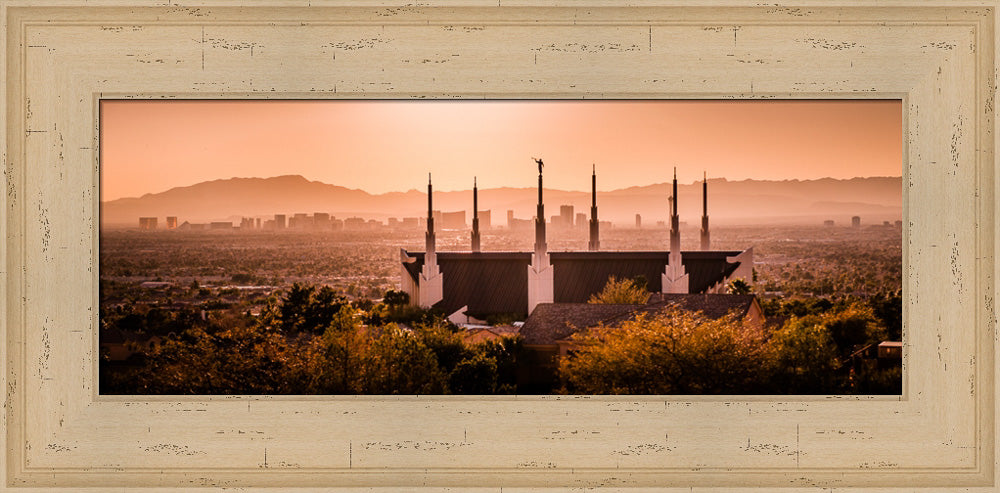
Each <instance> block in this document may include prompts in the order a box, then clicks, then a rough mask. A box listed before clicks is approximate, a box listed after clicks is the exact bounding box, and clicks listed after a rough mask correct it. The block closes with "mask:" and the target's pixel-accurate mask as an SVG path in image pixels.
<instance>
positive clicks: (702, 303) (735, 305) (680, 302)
mask: <svg viewBox="0 0 1000 493" xmlns="http://www.w3.org/2000/svg"><path fill="white" fill-rule="evenodd" d="M755 298H756V297H755V296H754V295H752V294H668V293H653V294H652V295H650V297H649V301H648V302H647V303H648V306H657V305H668V306H669V305H673V306H677V307H679V308H682V309H684V310H687V311H691V312H701V313H702V314H703V315H704V316H706V317H708V318H711V319H718V318H722V317H724V316H726V315H727V314H728V313H729V312H731V311H736V314H737V316H740V317H743V316H746V314H747V312H748V311H749V310H750V306H751V305H752V304H753V301H754V299H755Z"/></svg>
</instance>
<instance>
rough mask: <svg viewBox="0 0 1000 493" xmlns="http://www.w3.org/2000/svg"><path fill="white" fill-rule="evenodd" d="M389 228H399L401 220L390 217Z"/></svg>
mask: <svg viewBox="0 0 1000 493" xmlns="http://www.w3.org/2000/svg"><path fill="white" fill-rule="evenodd" d="M389 227H390V228H398V227H399V218H398V217H390V218H389Z"/></svg>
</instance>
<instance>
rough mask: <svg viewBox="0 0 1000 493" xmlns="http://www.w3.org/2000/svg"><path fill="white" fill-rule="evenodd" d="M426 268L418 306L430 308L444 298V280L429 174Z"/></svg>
mask: <svg viewBox="0 0 1000 493" xmlns="http://www.w3.org/2000/svg"><path fill="white" fill-rule="evenodd" d="M425 239H426V243H425V244H426V248H427V249H426V251H425V252H424V266H423V268H422V269H421V271H420V280H419V284H418V288H417V298H418V302H417V303H418V304H419V305H420V306H422V307H424V308H429V307H431V306H433V305H434V304H435V303H437V302H439V301H441V300H442V299H443V298H444V278H443V277H442V275H441V268H440V267H439V266H438V263H437V250H436V248H435V241H434V188H433V186H432V185H431V174H430V173H427V234H426V236H425Z"/></svg>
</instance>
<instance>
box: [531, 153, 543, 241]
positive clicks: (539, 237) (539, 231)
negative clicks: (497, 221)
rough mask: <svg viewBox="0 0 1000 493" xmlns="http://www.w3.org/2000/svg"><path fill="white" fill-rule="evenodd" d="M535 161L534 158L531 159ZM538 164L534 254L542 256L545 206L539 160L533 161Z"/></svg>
mask: <svg viewBox="0 0 1000 493" xmlns="http://www.w3.org/2000/svg"><path fill="white" fill-rule="evenodd" d="M532 159H535V158H532ZM535 162H536V163H538V208H537V211H536V213H535V253H536V254H539V253H540V254H544V253H545V251H546V245H545V204H544V202H543V201H542V167H543V166H544V164H542V160H541V159H535Z"/></svg>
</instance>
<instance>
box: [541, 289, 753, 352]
mask: <svg viewBox="0 0 1000 493" xmlns="http://www.w3.org/2000/svg"><path fill="white" fill-rule="evenodd" d="M753 301H754V295H752V294H747V295H735V294H661V293H654V294H653V295H651V296H650V299H649V302H647V303H646V304H644V305H625V304H622V305H617V304H600V303H542V304H539V305H538V306H537V307H535V310H534V311H532V312H531V316H529V317H528V319H527V320H526V321H525V322H524V326H523V327H521V336H522V337H524V342H525V344H537V345H552V344H556V342H557V341H559V340H562V339H565V338H567V337H569V336H571V335H573V334H574V333H576V332H578V331H580V330H583V329H587V328H590V327H597V326H599V325H603V326H605V327H617V326H619V325H620V324H622V323H624V322H627V321H630V320H635V319H636V318H637V317H638V316H639V315H640V314H655V313H658V312H660V311H662V310H666V309H668V308H670V307H678V308H681V309H683V310H688V311H692V312H701V313H702V314H703V315H704V316H705V317H707V318H712V319H718V318H722V317H723V316H725V315H727V314H728V313H729V312H731V311H735V312H736V314H737V315H738V316H741V317H742V316H746V314H747V312H748V311H749V310H750V307H751V305H752V304H753Z"/></svg>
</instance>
